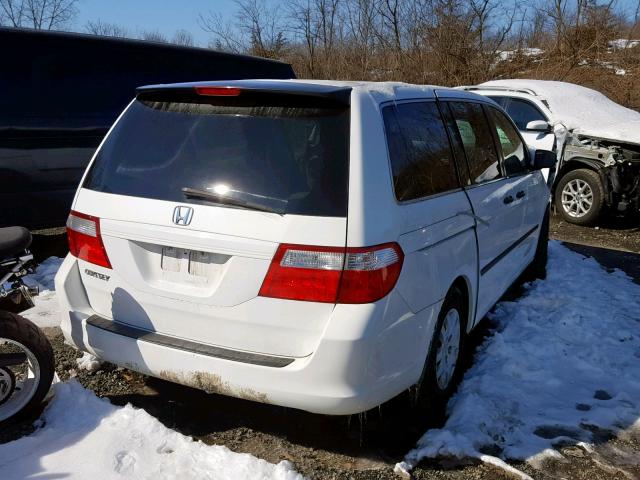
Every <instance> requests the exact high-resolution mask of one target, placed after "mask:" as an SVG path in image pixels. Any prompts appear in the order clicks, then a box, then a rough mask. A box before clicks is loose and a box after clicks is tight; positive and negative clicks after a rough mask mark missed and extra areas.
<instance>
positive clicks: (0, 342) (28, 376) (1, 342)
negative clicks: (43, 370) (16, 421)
mask: <svg viewBox="0 0 640 480" xmlns="http://www.w3.org/2000/svg"><path fill="white" fill-rule="evenodd" d="M39 384H40V364H39V362H38V360H37V358H36V356H35V355H34V354H33V352H32V351H31V350H29V349H28V348H27V347H25V346H24V345H23V344H21V343H19V342H16V341H15V340H9V339H6V338H0V422H1V421H3V420H6V419H8V418H10V417H12V416H13V415H15V414H17V413H18V412H20V411H21V410H22V409H23V408H24V407H25V406H26V405H27V404H28V403H29V402H30V401H31V399H32V398H33V397H34V395H35V394H36V391H37V390H38V386H39Z"/></svg>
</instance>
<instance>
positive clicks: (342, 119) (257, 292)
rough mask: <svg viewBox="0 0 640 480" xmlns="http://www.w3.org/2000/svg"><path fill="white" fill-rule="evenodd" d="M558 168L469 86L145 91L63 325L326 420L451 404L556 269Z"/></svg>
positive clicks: (98, 200)
mask: <svg viewBox="0 0 640 480" xmlns="http://www.w3.org/2000/svg"><path fill="white" fill-rule="evenodd" d="M554 162H555V156H554V155H553V154H552V153H550V152H546V151H537V152H535V151H530V150H528V149H527V148H526V147H525V144H524V142H523V141H522V137H521V136H520V134H519V133H518V130H517V128H516V127H515V126H514V124H513V122H512V121H511V120H510V119H509V117H508V116H506V115H505V113H504V111H503V110H502V109H501V108H500V107H498V106H497V104H495V103H494V102H493V101H491V100H489V99H487V98H485V97H481V96H479V95H475V94H473V93H469V92H465V91H460V90H449V89H444V88H439V87H423V86H413V85H408V84H394V83H355V82H328V81H307V80H260V81H230V82H210V83H193V84H172V85H156V86H149V87H143V88H140V89H138V91H137V95H136V98H135V99H134V100H133V101H132V102H131V104H130V105H129V106H128V107H127V109H126V110H125V111H124V113H123V114H122V115H121V116H120V117H119V118H118V120H117V121H116V123H115V124H114V125H113V127H112V128H111V130H110V132H109V133H108V135H107V136H106V138H105V140H104V141H103V143H102V144H101V146H100V147H99V148H98V151H97V152H96V154H95V156H94V158H93V159H92V161H91V163H90V165H89V167H88V169H87V171H86V173H85V175H84V178H83V179H82V183H81V185H80V188H79V189H78V191H77V193H76V196H75V199H74V202H73V207H72V208H73V209H72V211H71V214H70V216H69V219H68V223H67V231H68V236H69V246H70V254H69V255H68V256H67V258H66V259H65V261H64V263H63V265H62V267H61V269H60V271H59V272H58V275H57V277H56V290H57V291H58V296H59V299H60V302H61V305H62V311H63V318H62V325H61V326H62V330H63V332H64V334H65V337H66V339H67V341H68V342H70V343H72V344H73V345H75V346H76V347H78V348H79V349H81V350H84V351H87V352H90V353H92V354H94V355H96V356H98V357H99V358H101V359H103V360H106V361H109V362H112V363H114V364H117V365H121V366H125V367H127V368H130V369H132V370H136V371H139V372H142V373H144V374H147V375H152V376H156V377H160V378H164V379H167V380H171V381H175V382H179V383H182V384H185V385H190V386H193V387H197V388H200V389H203V390H205V391H207V392H215V393H220V394H224V395H230V396H235V397H241V398H246V399H250V400H255V401H259V402H266V403H271V404H276V405H283V406H288V407H295V408H300V409H304V410H308V411H311V412H318V413H326V414H352V413H356V412H362V411H365V410H367V409H370V408H372V407H374V406H376V405H379V404H381V403H383V402H385V401H387V400H389V399H391V398H392V397H394V396H396V395H397V394H399V393H401V392H402V391H404V390H406V389H408V388H410V387H412V386H417V391H418V400H419V402H430V401H432V400H434V399H435V400H441V401H445V400H446V398H447V397H448V396H449V395H450V394H451V393H452V392H453V390H454V388H455V386H456V380H457V378H459V373H460V372H459V371H460V363H461V362H459V359H460V354H461V352H462V350H463V347H464V341H465V337H466V336H467V334H468V333H469V331H470V330H471V329H472V328H473V327H474V326H475V325H476V324H477V323H478V321H479V320H480V319H481V318H482V317H483V316H484V315H485V314H486V313H487V311H488V310H489V309H490V308H492V306H493V305H494V304H495V302H496V301H497V300H498V299H499V298H500V296H501V295H502V294H503V293H504V292H505V290H506V289H507V288H508V287H509V286H510V285H511V284H512V283H513V282H514V281H516V279H518V278H519V277H520V276H521V274H523V272H525V273H527V274H530V275H531V276H543V275H544V271H545V265H546V258H547V237H548V221H549V213H548V209H549V190H548V188H547V186H546V184H545V182H544V179H543V177H542V175H541V173H540V171H539V170H540V168H548V167H549V166H552V165H553V164H554Z"/></svg>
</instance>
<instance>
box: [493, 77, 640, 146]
mask: <svg viewBox="0 0 640 480" xmlns="http://www.w3.org/2000/svg"><path fill="white" fill-rule="evenodd" d="M611 67H612V69H613V70H614V71H615V70H616V68H617V67H614V66H611ZM618 70H619V71H618V72H617V73H618V74H620V75H622V74H623V72H622V69H618ZM624 73H625V74H626V72H624ZM481 85H484V86H488V87H507V88H514V89H529V90H533V91H534V92H536V94H537V95H539V96H541V97H542V98H544V99H545V100H547V101H548V102H549V108H550V110H551V112H552V114H553V118H552V119H551V120H552V122H553V123H563V124H564V125H565V127H567V128H568V129H569V130H573V131H574V133H577V134H580V135H589V136H594V137H600V138H606V139H610V140H618V141H624V142H629V143H637V144H640V113H638V112H636V111H634V110H631V109H629V108H625V107H623V106H622V105H619V104H617V103H615V102H614V101H612V100H610V99H609V98H607V97H606V96H605V95H603V94H602V93H600V92H598V91H596V90H592V89H590V88H586V87H582V86H580V85H574V84H572V83H566V82H554V81H547V80H518V79H516V80H491V81H489V82H485V83H483V84H481Z"/></svg>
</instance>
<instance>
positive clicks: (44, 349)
mask: <svg viewBox="0 0 640 480" xmlns="http://www.w3.org/2000/svg"><path fill="white" fill-rule="evenodd" d="M2 338H5V339H9V340H14V341H16V342H19V343H21V344H22V345H24V347H26V348H27V349H29V350H30V351H31V353H32V354H33V355H34V356H35V357H36V360H37V361H38V365H39V368H40V383H39V384H38V386H37V388H36V391H35V393H34V395H33V397H31V399H30V400H29V402H28V403H27V404H25V406H24V407H23V408H22V409H21V410H20V411H19V412H18V413H17V414H16V415H14V416H13V417H10V418H8V419H5V420H4V421H1V422H0V427H2V426H4V425H6V424H8V423H10V422H12V421H15V420H18V419H20V418H22V417H24V416H25V415H26V414H28V413H29V412H30V411H32V410H34V409H35V408H37V407H38V406H39V405H40V404H41V403H42V400H44V398H45V396H46V395H47V393H48V392H49V388H50V387H51V382H52V381H53V374H54V370H55V363H54V357H53V349H52V348H51V344H50V343H49V340H47V337H46V336H45V335H44V333H43V332H42V330H40V329H39V328H38V327H37V326H36V325H35V324H34V323H32V322H31V321H29V320H27V319H26V318H24V317H21V316H20V315H16V314H14V313H9V312H5V311H0V339H2ZM1 408H2V407H1V406H0V409H1Z"/></svg>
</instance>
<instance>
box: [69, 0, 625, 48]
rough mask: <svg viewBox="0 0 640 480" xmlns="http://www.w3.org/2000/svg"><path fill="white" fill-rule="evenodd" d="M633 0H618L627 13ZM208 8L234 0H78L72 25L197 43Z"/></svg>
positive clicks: (202, 42)
mask: <svg viewBox="0 0 640 480" xmlns="http://www.w3.org/2000/svg"><path fill="white" fill-rule="evenodd" d="M271 1H275V2H278V1H280V2H285V3H286V0H271ZM636 2H637V0H618V4H619V5H621V6H622V7H623V8H624V10H626V11H627V12H628V13H629V14H630V15H632V14H633V11H634V8H635V5H636ZM209 11H212V12H217V13H221V14H222V15H223V16H224V17H225V18H228V19H233V16H234V14H235V12H236V5H235V2H234V0H180V1H178V0H79V1H78V16H77V18H76V19H75V21H74V22H73V25H72V29H73V30H76V31H84V27H85V25H86V24H87V22H89V21H97V20H101V21H103V22H106V23H115V24H118V25H120V26H123V27H125V28H127V29H128V30H129V31H131V32H134V33H136V32H140V31H143V30H149V31H155V30H157V31H159V32H160V33H162V34H164V35H165V36H166V37H167V38H169V39H171V37H173V34H174V33H175V32H176V31H177V30H181V29H184V30H187V31H189V32H191V34H192V35H193V37H194V40H195V42H196V44H197V45H198V46H202V47H205V46H207V44H208V43H209V40H210V34H208V33H206V32H204V31H203V30H202V29H201V28H200V26H199V25H198V14H200V13H205V14H206V13H207V12H209Z"/></svg>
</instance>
